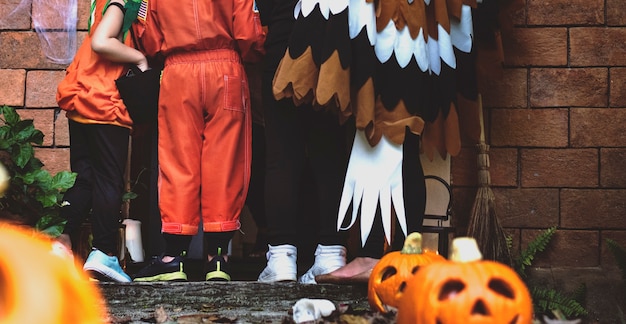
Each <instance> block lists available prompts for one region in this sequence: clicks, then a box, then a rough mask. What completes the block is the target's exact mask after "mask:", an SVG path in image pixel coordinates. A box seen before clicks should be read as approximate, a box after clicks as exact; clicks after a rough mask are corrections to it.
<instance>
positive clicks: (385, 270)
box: [367, 233, 445, 313]
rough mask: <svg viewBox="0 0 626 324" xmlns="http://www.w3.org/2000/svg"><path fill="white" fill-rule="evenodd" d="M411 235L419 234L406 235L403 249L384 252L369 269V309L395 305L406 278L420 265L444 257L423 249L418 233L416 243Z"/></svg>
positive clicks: (383, 309)
mask: <svg viewBox="0 0 626 324" xmlns="http://www.w3.org/2000/svg"><path fill="white" fill-rule="evenodd" d="M414 234H419V233H412V234H411V235H409V236H408V237H407V239H406V243H405V248H403V249H402V251H395V252H389V253H387V254H385V255H384V256H383V257H382V258H381V259H380V261H378V263H377V264H376V265H375V266H374V269H372V274H371V275H370V278H369V282H368V292H367V299H368V301H369V304H370V307H371V308H372V310H375V311H379V312H382V313H386V312H388V311H389V310H390V308H397V307H398V299H399V297H400V296H401V295H402V293H403V291H404V288H405V286H406V281H407V280H408V279H409V278H411V277H413V275H414V274H415V273H416V272H417V270H418V269H419V268H420V267H421V266H423V265H426V264H429V263H432V262H434V261H441V260H445V258H444V257H442V256H441V255H439V254H436V253H432V252H422V251H421V235H420V237H419V238H418V240H419V243H416V242H415V241H411V240H415V237H416V236H414ZM411 242H413V243H411ZM407 244H409V245H410V244H419V247H416V246H412V247H410V248H407ZM413 248H417V249H413Z"/></svg>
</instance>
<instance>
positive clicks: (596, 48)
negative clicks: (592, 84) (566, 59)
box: [570, 27, 626, 67]
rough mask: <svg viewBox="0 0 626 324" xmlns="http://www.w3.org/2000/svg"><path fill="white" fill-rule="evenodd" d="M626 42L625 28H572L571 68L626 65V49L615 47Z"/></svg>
mask: <svg viewBox="0 0 626 324" xmlns="http://www.w3.org/2000/svg"><path fill="white" fill-rule="evenodd" d="M625 41H626V29H624V28H610V27H609V28H599V27H596V28H588V27H587V28H584V27H576V28H571V29H570V63H571V66H574V67H576V66H607V65H608V66H614V65H626V48H624V47H623V46H615V44H622V43H623V42H625Z"/></svg>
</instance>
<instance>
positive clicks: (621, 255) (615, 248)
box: [604, 238, 626, 324]
mask: <svg viewBox="0 0 626 324" xmlns="http://www.w3.org/2000/svg"><path fill="white" fill-rule="evenodd" d="M604 242H606V246H607V248H608V249H609V251H611V254H613V257H615V263H616V264H617V266H618V267H619V269H620V271H621V273H622V280H626V250H625V249H624V248H623V247H622V246H621V245H619V243H617V242H616V241H614V240H612V239H609V238H607V239H604ZM617 318H618V319H619V323H622V324H626V316H624V311H623V310H622V308H621V307H619V306H617Z"/></svg>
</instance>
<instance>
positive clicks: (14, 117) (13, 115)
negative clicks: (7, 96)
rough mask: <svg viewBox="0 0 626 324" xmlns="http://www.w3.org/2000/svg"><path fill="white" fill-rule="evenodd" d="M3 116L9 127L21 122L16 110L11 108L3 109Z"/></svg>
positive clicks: (5, 107)
mask: <svg viewBox="0 0 626 324" xmlns="http://www.w3.org/2000/svg"><path fill="white" fill-rule="evenodd" d="M2 108H3V109H2V114H3V115H4V120H5V122H6V123H7V124H9V125H15V124H17V122H19V121H20V115H18V114H17V111H15V109H14V108H10V107H8V106H4V107H2Z"/></svg>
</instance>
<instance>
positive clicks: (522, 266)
mask: <svg viewBox="0 0 626 324" xmlns="http://www.w3.org/2000/svg"><path fill="white" fill-rule="evenodd" d="M554 232H556V227H550V228H548V229H546V230H545V231H543V232H541V233H540V234H539V235H538V236H537V237H535V239H533V240H532V241H530V243H528V246H527V247H526V249H524V250H522V252H521V253H520V255H519V256H518V257H517V258H515V259H514V260H513V265H514V267H515V271H517V274H519V276H520V277H522V279H526V278H528V275H527V274H526V267H529V266H531V265H532V262H533V260H534V259H535V255H536V254H537V253H539V252H542V251H544V250H545V249H546V247H547V246H548V243H550V240H552V235H554Z"/></svg>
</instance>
